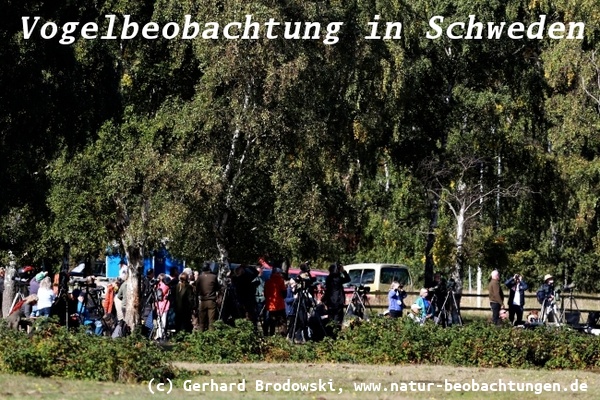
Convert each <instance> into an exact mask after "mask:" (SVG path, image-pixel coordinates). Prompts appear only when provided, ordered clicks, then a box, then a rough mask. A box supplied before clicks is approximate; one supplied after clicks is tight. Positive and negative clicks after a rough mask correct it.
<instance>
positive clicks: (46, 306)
mask: <svg viewBox="0 0 600 400" xmlns="http://www.w3.org/2000/svg"><path fill="white" fill-rule="evenodd" d="M37 296H38V302H37V306H38V315H39V316H40V317H48V316H50V310H51V308H52V303H54V299H56V294H54V290H52V281H51V280H50V277H49V276H47V277H45V278H44V279H42V281H41V282H40V288H39V290H38V293H37Z"/></svg>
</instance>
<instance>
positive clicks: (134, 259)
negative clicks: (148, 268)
mask: <svg viewBox="0 0 600 400" xmlns="http://www.w3.org/2000/svg"><path fill="white" fill-rule="evenodd" d="M143 254H144V253H143V250H142V248H141V247H139V246H132V247H130V248H129V250H128V251H127V252H126V255H127V260H128V262H129V267H128V276H127V293H126V296H127V304H126V305H125V323H126V324H127V325H128V326H129V327H130V328H131V329H132V330H133V329H134V328H135V327H136V326H137V325H139V324H140V323H141V320H140V315H141V295H140V290H141V284H140V283H141V278H142V273H143V271H144V256H143Z"/></svg>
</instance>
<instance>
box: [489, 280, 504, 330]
mask: <svg viewBox="0 0 600 400" xmlns="http://www.w3.org/2000/svg"><path fill="white" fill-rule="evenodd" d="M491 277H492V279H490V284H489V285H488V292H489V298H490V308H491V309H492V323H493V324H494V325H500V323H501V321H500V309H501V308H502V304H503V303H504V292H502V287H501V286H500V272H498V271H497V270H493V271H492V276H491Z"/></svg>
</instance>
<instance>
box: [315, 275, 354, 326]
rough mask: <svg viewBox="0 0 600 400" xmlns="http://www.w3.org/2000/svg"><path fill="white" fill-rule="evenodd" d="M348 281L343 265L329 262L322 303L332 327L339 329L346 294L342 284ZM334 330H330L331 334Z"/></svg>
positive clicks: (348, 277)
mask: <svg viewBox="0 0 600 400" xmlns="http://www.w3.org/2000/svg"><path fill="white" fill-rule="evenodd" d="M348 282H350V275H348V273H347V272H346V270H345V269H344V266H343V265H340V264H337V263H335V264H331V265H330V266H329V275H327V278H325V294H323V299H322V300H323V303H324V304H325V306H327V313H328V315H329V320H330V321H331V322H333V324H334V325H333V328H334V329H335V328H337V329H341V327H342V322H344V304H345V303H346V294H345V292H344V284H345V283H348ZM332 333H334V332H330V334H332Z"/></svg>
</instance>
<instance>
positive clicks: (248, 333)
mask: <svg viewBox="0 0 600 400" xmlns="http://www.w3.org/2000/svg"><path fill="white" fill-rule="evenodd" d="M170 361H191V362H202V363H211V362H218V363H230V362H257V361H266V362H308V363H319V362H322V363H325V362H335V363H363V364H414V363H428V364H447V365H457V366H473V367H511V368H546V369H592V368H597V367H600V338H599V337H595V336H592V335H586V334H582V333H579V332H576V331H574V330H571V329H567V328H561V329H559V328H549V327H540V328H537V329H534V330H524V329H510V328H500V329H499V328H495V327H492V326H490V325H489V324H485V323H479V322H477V323H472V324H469V325H466V326H463V327H452V328H445V329H444V328H441V327H438V326H434V325H430V326H418V325H415V324H413V323H410V321H404V320H392V319H387V318H377V319H374V320H372V321H369V322H363V323H362V324H358V325H356V326H354V327H352V328H348V329H345V330H343V331H342V332H341V333H340V334H339V336H338V338H337V339H335V340H334V339H331V338H326V339H325V340H323V341H321V342H318V343H314V342H309V343H306V344H303V345H296V344H292V343H290V342H289V341H288V340H287V339H285V338H283V337H269V338H264V337H262V336H261V335H260V334H257V333H256V332H255V330H254V328H253V326H252V325H251V324H250V323H248V322H247V321H238V323H237V324H236V326H235V327H230V326H227V325H225V324H222V323H217V324H216V326H215V329H214V330H211V331H208V332H202V333H201V332H194V333H192V334H190V335H181V336H179V337H178V338H177V339H176V343H175V344H174V346H172V347H171V349H170V350H168V351H167V350H164V349H163V348H162V347H160V346H158V345H157V344H155V343H153V342H150V341H148V340H147V339H146V338H144V337H141V336H138V335H136V334H134V335H132V336H129V337H127V338H121V339H109V338H102V337H97V336H93V335H88V334H86V333H84V332H72V331H67V330H66V329H64V328H62V327H59V326H57V325H56V324H54V323H51V322H49V321H47V322H45V323H41V324H39V325H38V326H37V327H36V329H35V331H34V333H33V334H32V335H26V334H24V333H22V332H15V331H12V330H9V329H7V328H6V327H5V326H0V371H3V372H15V373H25V374H30V375H37V376H43V377H44V376H60V377H67V378H76V379H90V380H98V381H120V382H140V381H149V380H150V379H152V378H154V379H157V378H158V379H163V380H164V379H165V378H172V377H174V376H175V371H174V369H173V368H172V367H171V365H170Z"/></svg>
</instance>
